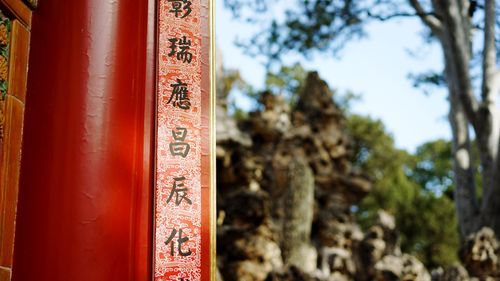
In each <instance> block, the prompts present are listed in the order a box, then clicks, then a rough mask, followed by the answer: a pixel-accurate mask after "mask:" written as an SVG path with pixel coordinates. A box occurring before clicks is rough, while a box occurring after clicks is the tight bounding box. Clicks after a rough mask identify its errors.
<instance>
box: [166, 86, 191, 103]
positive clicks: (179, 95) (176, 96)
mask: <svg viewBox="0 0 500 281" xmlns="http://www.w3.org/2000/svg"><path fill="white" fill-rule="evenodd" d="M170 86H171V87H172V94H171V95H170V99H169V100H168V102H167V104H170V103H171V102H172V105H173V106H174V107H179V108H181V109H190V108H191V102H190V101H189V97H188V88H187V84H186V83H182V81H181V79H177V83H176V84H170Z"/></svg>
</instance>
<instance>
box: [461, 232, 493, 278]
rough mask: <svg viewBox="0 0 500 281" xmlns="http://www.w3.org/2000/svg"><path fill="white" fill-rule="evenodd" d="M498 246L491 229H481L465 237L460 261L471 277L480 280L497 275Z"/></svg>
mask: <svg viewBox="0 0 500 281" xmlns="http://www.w3.org/2000/svg"><path fill="white" fill-rule="evenodd" d="M498 254H499V246H498V241H497V239H496V237H495V233H494V232H493V230H492V229H491V228H488V227H483V228H482V229H481V230H479V231H478V232H476V233H473V234H471V235H470V236H469V237H467V239H466V241H465V244H464V246H463V247H462V249H461V256H462V261H463V263H464V265H465V268H467V270H468V271H469V274H470V275H471V276H475V277H479V278H482V279H485V278H487V277H488V276H500V274H499V269H500V267H499V258H498Z"/></svg>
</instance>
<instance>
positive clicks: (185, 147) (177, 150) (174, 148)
mask: <svg viewBox="0 0 500 281" xmlns="http://www.w3.org/2000/svg"><path fill="white" fill-rule="evenodd" d="M186 136H187V129H186V128H181V127H178V128H177V131H175V130H172V137H173V138H174V141H175V142H173V143H170V144H169V148H170V153H171V154H172V155H173V156H181V157H182V158H186V156H187V155H188V153H189V149H190V148H191V146H190V145H189V144H188V143H187V142H184V140H185V139H186Z"/></svg>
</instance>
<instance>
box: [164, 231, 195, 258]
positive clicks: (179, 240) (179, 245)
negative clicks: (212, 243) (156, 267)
mask: <svg viewBox="0 0 500 281" xmlns="http://www.w3.org/2000/svg"><path fill="white" fill-rule="evenodd" d="M177 233H179V238H177V252H178V253H179V255H181V256H182V257H187V256H190V255H191V250H188V251H187V252H183V251H182V244H183V243H186V242H187V241H189V238H188V237H182V229H179V231H177V230H176V229H175V228H174V229H172V233H171V234H170V237H168V239H167V241H165V245H167V246H168V244H170V255H171V256H174V254H175V253H174V237H175V235H176V234H177Z"/></svg>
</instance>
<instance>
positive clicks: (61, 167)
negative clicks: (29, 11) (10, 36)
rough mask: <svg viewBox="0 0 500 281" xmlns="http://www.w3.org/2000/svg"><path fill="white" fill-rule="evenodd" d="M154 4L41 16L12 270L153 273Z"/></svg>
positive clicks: (94, 4)
mask: <svg viewBox="0 0 500 281" xmlns="http://www.w3.org/2000/svg"><path fill="white" fill-rule="evenodd" d="M154 2H155V1H153V0H151V1H148V0H145V1H136V0H70V1H59V0H43V1H40V4H39V7H38V9H37V10H36V12H35V13H34V14H33V25H32V26H33V27H32V39H31V53H30V61H29V66H30V67H29V73H28V91H27V97H26V115H25V125H24V138H23V142H24V143H23V154H22V164H21V179H20V194H19V206H18V215H17V231H16V241H15V253H14V269H13V280H16V281H28V280H38V281H45V280H47V281H48V280H50V281H68V280H71V281H110V280H120V281H125V280H130V281H142V280H144V281H146V280H150V276H151V274H152V273H151V258H150V255H151V252H150V249H151V237H152V227H151V221H152V217H151V214H152V205H151V200H152V186H151V183H152V167H151V163H152V161H151V153H150V151H151V140H152V139H153V134H154V130H153V125H152V124H153V116H154V77H155V73H154V65H155V62H154V57H155V46H154V44H155V37H154V28H155V6H154V5H155V3H154Z"/></svg>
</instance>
